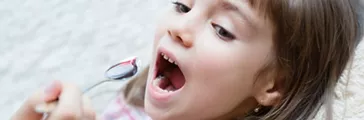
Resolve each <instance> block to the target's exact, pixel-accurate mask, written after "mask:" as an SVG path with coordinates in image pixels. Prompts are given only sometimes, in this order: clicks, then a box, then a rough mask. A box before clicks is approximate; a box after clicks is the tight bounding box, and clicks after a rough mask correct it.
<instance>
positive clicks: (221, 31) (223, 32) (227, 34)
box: [212, 24, 235, 40]
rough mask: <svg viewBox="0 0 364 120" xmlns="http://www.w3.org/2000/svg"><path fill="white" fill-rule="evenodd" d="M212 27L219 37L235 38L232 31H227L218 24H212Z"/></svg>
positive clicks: (225, 38) (224, 38)
mask: <svg viewBox="0 0 364 120" xmlns="http://www.w3.org/2000/svg"><path fill="white" fill-rule="evenodd" d="M212 27H213V28H214V29H215V31H216V34H217V36H219V37H220V38H221V39H223V40H234V39H235V36H234V35H233V34H232V33H230V32H229V31H227V30H226V29H224V28H223V27H221V26H220V25H217V24H212Z"/></svg>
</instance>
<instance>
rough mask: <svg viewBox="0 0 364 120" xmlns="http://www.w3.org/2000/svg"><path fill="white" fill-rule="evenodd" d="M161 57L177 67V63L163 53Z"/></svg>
mask: <svg viewBox="0 0 364 120" xmlns="http://www.w3.org/2000/svg"><path fill="white" fill-rule="evenodd" d="M161 55H162V56H163V58H164V59H165V60H167V61H169V62H170V63H173V64H175V65H177V63H176V62H175V61H173V60H172V59H171V58H169V57H168V56H167V55H166V54H164V53H161Z"/></svg>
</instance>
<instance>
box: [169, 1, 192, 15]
mask: <svg viewBox="0 0 364 120" xmlns="http://www.w3.org/2000/svg"><path fill="white" fill-rule="evenodd" d="M173 4H174V5H175V9H176V11H177V12H179V13H188V12H189V11H190V10H191V8H189V7H188V6H186V5H185V4H183V3H180V2H173Z"/></svg>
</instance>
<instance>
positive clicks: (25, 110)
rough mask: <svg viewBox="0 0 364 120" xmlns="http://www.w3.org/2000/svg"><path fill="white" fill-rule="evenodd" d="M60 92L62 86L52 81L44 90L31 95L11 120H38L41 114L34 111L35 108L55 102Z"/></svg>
mask: <svg viewBox="0 0 364 120" xmlns="http://www.w3.org/2000/svg"><path fill="white" fill-rule="evenodd" d="M61 91H62V84H61V83H60V82H59V81H53V82H52V83H51V84H50V85H48V86H47V87H46V88H45V89H44V90H40V91H38V92H36V93H34V94H33V95H31V96H30V97H29V98H28V99H27V100H26V101H25V102H24V104H23V105H22V106H21V107H20V108H19V109H18V111H16V112H15V114H14V115H13V116H12V118H11V120H40V119H42V117H43V114H41V113H37V112H36V111H35V106H36V105H38V104H42V103H45V102H50V101H53V100H56V99H57V98H58V96H59V95H60V93H61Z"/></svg>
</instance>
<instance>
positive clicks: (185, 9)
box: [172, 1, 235, 40]
mask: <svg viewBox="0 0 364 120" xmlns="http://www.w3.org/2000/svg"><path fill="white" fill-rule="evenodd" d="M172 3H173V4H174V5H175V10H176V11H177V12H178V13H188V12H189V11H191V8H189V7H188V6H187V5H185V4H183V3H181V2H177V1H176V2H172ZM212 27H213V28H214V29H215V31H216V35H217V36H218V37H220V38H221V39H223V40H233V39H235V36H234V35H233V34H232V33H230V32H229V31H227V30H226V29H225V28H223V27H221V26H220V25H217V24H214V23H212ZM222 34H226V35H222Z"/></svg>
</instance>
